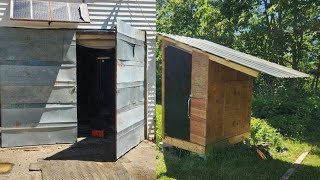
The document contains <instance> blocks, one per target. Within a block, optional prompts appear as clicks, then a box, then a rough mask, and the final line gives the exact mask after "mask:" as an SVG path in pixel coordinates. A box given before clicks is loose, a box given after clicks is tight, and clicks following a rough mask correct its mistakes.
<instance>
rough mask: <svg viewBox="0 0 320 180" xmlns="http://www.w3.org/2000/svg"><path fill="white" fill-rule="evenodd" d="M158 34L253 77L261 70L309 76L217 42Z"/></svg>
mask: <svg viewBox="0 0 320 180" xmlns="http://www.w3.org/2000/svg"><path fill="white" fill-rule="evenodd" d="M157 36H158V37H159V38H160V39H161V40H165V41H168V42H170V43H172V44H174V45H175V46H177V47H179V48H182V49H185V50H186V51H189V52H190V53H192V51H197V52H201V53H204V54H206V55H207V56H208V57H209V59H210V60H211V61H214V62H217V63H219V64H222V65H224V66H227V67H229V68H232V69H235V70H237V71H240V72H242V73H245V74H248V75H250V76H253V77H257V76H258V75H259V73H260V72H263V73H266V74H269V75H272V76H275V77H278V78H299V77H309V75H308V74H305V73H302V72H299V71H296V70H293V69H290V68H287V67H284V66H281V65H278V64H276V63H272V62H269V61H266V60H263V59H260V58H257V57H254V56H251V55H249V54H245V53H242V52H239V51H236V50H234V49H231V48H227V47H224V46H221V45H218V44H215V43H213V42H209V41H205V40H201V39H195V38H188V37H184V36H176V35H170V34H165V33H157Z"/></svg>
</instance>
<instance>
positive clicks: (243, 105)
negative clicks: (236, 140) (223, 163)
mask: <svg viewBox="0 0 320 180" xmlns="http://www.w3.org/2000/svg"><path fill="white" fill-rule="evenodd" d="M208 91H209V92H208V94H209V98H208V105H207V107H208V114H207V143H208V144H210V143H214V142H217V141H220V140H224V139H228V138H230V137H235V136H238V135H240V134H243V133H246V132H248V131H249V128H250V115H251V96H252V79H251V77H249V76H248V75H246V74H243V73H241V72H238V71H235V70H233V69H230V68H228V67H224V66H222V65H219V64H217V63H214V62H210V65H209V88H208Z"/></svg>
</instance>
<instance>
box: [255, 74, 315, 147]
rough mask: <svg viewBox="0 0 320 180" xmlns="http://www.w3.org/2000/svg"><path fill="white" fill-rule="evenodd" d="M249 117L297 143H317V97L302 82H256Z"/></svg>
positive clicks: (268, 78)
mask: <svg viewBox="0 0 320 180" xmlns="http://www.w3.org/2000/svg"><path fill="white" fill-rule="evenodd" d="M255 85H256V87H255V89H254V97H253V102H252V114H253V116H254V117H257V118H263V119H266V120H267V121H268V123H269V124H270V125H271V126H272V127H275V128H276V129H278V130H279V131H280V132H281V134H283V135H285V136H287V137H291V138H295V139H297V140H308V141H319V136H320V131H319V129H318V127H320V94H319V92H317V91H314V90H312V89H310V88H309V87H308V83H307V82H303V81H301V80H293V79H291V80H275V79H272V78H270V77H265V76H262V77H260V78H258V79H257V80H256V81H255Z"/></svg>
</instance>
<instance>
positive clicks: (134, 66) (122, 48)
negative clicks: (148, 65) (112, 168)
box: [116, 20, 146, 159]
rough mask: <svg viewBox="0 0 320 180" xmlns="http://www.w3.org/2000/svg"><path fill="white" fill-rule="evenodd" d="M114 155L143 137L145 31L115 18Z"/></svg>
mask: <svg viewBox="0 0 320 180" xmlns="http://www.w3.org/2000/svg"><path fill="white" fill-rule="evenodd" d="M116 51H117V54H116V56H117V62H116V63H117V73H116V76H117V78H116V79H117V80H116V81H117V82H116V83H117V85H116V87H117V88H116V91H117V99H116V117H117V118H116V158H117V159H118V158H119V157H121V156H122V155H123V154H125V153H126V152H128V151H129V150H130V149H132V148H133V147H135V146H136V145H138V144H139V143H140V142H141V141H142V140H143V139H144V130H145V129H144V127H145V108H144V107H145V104H144V103H145V99H144V93H145V82H144V81H145V75H144V74H145V59H146V55H145V54H146V52H145V32H144V31H140V30H137V29H135V28H133V27H131V26H130V25H128V24H126V23H124V22H123V21H121V20H117V50H116Z"/></svg>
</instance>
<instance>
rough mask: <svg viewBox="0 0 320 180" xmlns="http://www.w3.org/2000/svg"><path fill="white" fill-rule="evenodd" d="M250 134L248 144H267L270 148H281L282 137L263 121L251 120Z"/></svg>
mask: <svg viewBox="0 0 320 180" xmlns="http://www.w3.org/2000/svg"><path fill="white" fill-rule="evenodd" d="M250 134H251V137H250V144H253V145H259V144H261V143H267V144H268V145H269V147H271V148H272V147H273V148H276V147H281V146H282V141H283V138H282V135H281V134H280V133H279V131H278V130H277V129H275V128H273V127H271V126H270V125H269V124H268V123H267V122H266V121H265V120H262V119H257V118H252V119H251V129H250Z"/></svg>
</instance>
